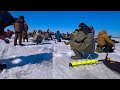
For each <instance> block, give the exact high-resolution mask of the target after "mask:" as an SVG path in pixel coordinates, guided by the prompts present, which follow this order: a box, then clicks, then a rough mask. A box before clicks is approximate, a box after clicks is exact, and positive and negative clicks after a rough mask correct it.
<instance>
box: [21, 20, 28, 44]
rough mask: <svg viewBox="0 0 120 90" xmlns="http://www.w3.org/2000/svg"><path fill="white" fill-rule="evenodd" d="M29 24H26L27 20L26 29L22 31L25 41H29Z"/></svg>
mask: <svg viewBox="0 0 120 90" xmlns="http://www.w3.org/2000/svg"><path fill="white" fill-rule="evenodd" d="M27 32H28V25H27V24H26V22H24V30H23V32H22V36H23V42H25V40H26V41H27V42H28V34H27Z"/></svg>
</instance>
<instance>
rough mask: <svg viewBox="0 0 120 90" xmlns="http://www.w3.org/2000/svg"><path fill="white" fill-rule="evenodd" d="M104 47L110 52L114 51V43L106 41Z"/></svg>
mask: <svg viewBox="0 0 120 90" xmlns="http://www.w3.org/2000/svg"><path fill="white" fill-rule="evenodd" d="M103 47H105V48H104V49H103V51H104V52H106V53H108V52H114V50H113V49H112V47H113V45H112V44H110V43H106V44H105V45H103Z"/></svg>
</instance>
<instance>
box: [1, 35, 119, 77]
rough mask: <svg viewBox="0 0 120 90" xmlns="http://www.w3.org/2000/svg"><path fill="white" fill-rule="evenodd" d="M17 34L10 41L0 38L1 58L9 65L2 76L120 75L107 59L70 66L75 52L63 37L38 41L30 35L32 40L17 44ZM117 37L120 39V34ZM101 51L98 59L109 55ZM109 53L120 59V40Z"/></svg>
mask: <svg viewBox="0 0 120 90" xmlns="http://www.w3.org/2000/svg"><path fill="white" fill-rule="evenodd" d="M13 38H14V37H12V39H10V41H11V43H10V44H5V43H4V41H3V40H0V48H1V49H0V62H3V63H6V64H7V65H8V69H4V70H3V71H2V72H1V73H0V78H1V79H120V74H118V73H116V72H114V71H112V70H110V69H109V68H107V67H106V66H105V65H104V64H103V63H101V64H95V65H84V66H79V67H74V68H71V67H69V62H71V61H70V57H71V55H74V52H73V51H72V50H71V48H70V46H67V45H65V44H64V42H63V41H62V42H57V43H55V42H54V41H44V42H43V43H42V44H38V45H36V44H35V43H33V42H32V41H31V39H32V38H29V42H23V44H25V46H14V45H13ZM115 40H118V41H120V39H119V38H115ZM97 54H98V57H97V59H104V58H105V55H106V54H105V53H97ZM109 57H110V58H111V60H115V61H119V62H120V43H117V44H116V50H115V53H110V54H109Z"/></svg>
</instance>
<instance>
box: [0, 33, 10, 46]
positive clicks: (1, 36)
mask: <svg viewBox="0 0 120 90" xmlns="http://www.w3.org/2000/svg"><path fill="white" fill-rule="evenodd" d="M0 39H2V40H4V41H5V43H6V44H9V43H10V41H9V40H8V39H6V38H5V36H4V35H0Z"/></svg>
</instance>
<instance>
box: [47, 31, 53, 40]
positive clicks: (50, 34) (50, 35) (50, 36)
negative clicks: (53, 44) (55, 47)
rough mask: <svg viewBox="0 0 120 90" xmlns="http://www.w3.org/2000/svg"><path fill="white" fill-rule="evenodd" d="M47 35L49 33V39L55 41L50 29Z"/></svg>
mask: <svg viewBox="0 0 120 90" xmlns="http://www.w3.org/2000/svg"><path fill="white" fill-rule="evenodd" d="M47 33H48V37H49V38H50V40H53V38H52V32H51V31H50V29H48V30H47Z"/></svg>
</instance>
